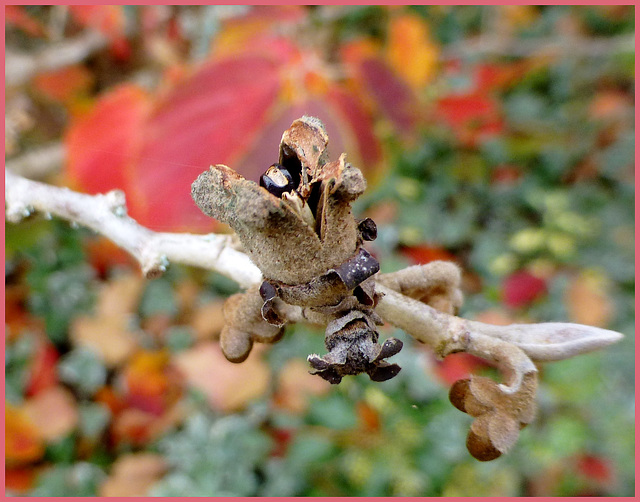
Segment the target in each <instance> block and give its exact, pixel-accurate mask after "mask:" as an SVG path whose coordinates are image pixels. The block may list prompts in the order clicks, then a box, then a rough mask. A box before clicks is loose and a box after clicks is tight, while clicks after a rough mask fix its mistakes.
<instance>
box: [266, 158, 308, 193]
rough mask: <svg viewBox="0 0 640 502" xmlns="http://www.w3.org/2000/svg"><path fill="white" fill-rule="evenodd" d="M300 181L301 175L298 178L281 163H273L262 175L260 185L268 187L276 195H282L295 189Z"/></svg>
mask: <svg viewBox="0 0 640 502" xmlns="http://www.w3.org/2000/svg"><path fill="white" fill-rule="evenodd" d="M299 183H300V178H299V176H298V177H297V180H296V179H295V178H294V176H292V174H291V172H290V171H289V170H288V169H287V168H285V167H282V166H281V165H280V164H273V165H272V166H271V167H269V169H267V170H266V171H265V173H264V174H263V175H262V176H260V186H261V187H264V188H266V189H267V191H268V192H269V193H270V194H272V195H275V196H276V197H281V196H282V194H283V193H285V192H291V191H293V190H295V189H296V188H298V184H299Z"/></svg>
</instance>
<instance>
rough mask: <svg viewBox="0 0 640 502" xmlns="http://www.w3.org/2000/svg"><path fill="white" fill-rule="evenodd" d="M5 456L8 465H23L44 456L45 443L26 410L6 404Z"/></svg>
mask: <svg viewBox="0 0 640 502" xmlns="http://www.w3.org/2000/svg"><path fill="white" fill-rule="evenodd" d="M4 433H5V443H4V455H5V461H6V462H7V464H8V465H23V464H28V463H30V462H35V461H36V460H39V459H40V458H41V457H42V456H43V455H44V442H43V440H42V437H41V436H40V433H39V431H38V428H37V427H36V425H35V423H34V422H33V420H31V418H30V417H29V415H28V414H27V413H26V412H25V410H24V409H22V408H18V407H16V406H13V405H12V404H11V403H8V402H5V408H4Z"/></svg>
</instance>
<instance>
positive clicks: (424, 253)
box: [400, 244, 456, 265]
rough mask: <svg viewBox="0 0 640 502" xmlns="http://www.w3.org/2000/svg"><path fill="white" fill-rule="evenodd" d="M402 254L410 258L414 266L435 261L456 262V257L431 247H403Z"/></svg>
mask: <svg viewBox="0 0 640 502" xmlns="http://www.w3.org/2000/svg"><path fill="white" fill-rule="evenodd" d="M400 252H401V253H402V254H403V255H404V256H406V257H407V258H409V259H410V260H411V261H412V262H413V263H414V264H416V265H422V264H424V263H429V262H431V261H435V260H445V261H455V260H456V257H455V256H453V255H452V254H451V253H449V252H448V251H447V250H446V249H443V248H439V247H434V246H429V245H426V244H425V245H420V246H411V247H402V248H401V249H400Z"/></svg>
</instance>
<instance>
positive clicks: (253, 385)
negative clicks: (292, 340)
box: [174, 342, 269, 412]
mask: <svg viewBox="0 0 640 502" xmlns="http://www.w3.org/2000/svg"><path fill="white" fill-rule="evenodd" d="M256 349H258V347H256V348H254V349H253V351H252V352H251V355H250V356H249V358H248V359H247V360H246V361H244V362H243V363H242V364H234V363H230V362H229V361H227V360H226V359H225V357H224V356H223V355H222V351H221V350H220V347H219V346H218V344H216V343H213V342H203V343H200V344H198V345H197V346H196V347H194V348H193V349H190V350H187V351H184V352H181V353H180V354H179V355H178V356H177V357H176V358H175V361H174V362H175V365H176V367H177V368H178V369H179V370H180V371H181V373H182V374H184V376H185V378H186V380H187V382H188V383H189V385H191V386H193V387H195V388H196V389H198V390H200V391H201V392H202V393H204V394H205V396H207V399H208V401H209V403H210V404H211V406H212V407H213V408H215V409H217V410H221V411H224V412H229V411H234V410H237V409H239V408H242V407H243V406H244V405H246V404H247V403H248V402H249V401H251V400H252V399H255V398H257V397H259V396H262V395H263V394H264V393H265V392H266V390H267V387H268V384H269V370H268V368H267V366H266V364H265V363H264V362H263V361H262V360H261V358H260V353H259V352H260V350H256Z"/></svg>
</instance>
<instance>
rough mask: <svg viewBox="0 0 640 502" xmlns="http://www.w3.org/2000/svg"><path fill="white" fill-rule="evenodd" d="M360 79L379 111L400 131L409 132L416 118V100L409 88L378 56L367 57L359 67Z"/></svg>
mask: <svg viewBox="0 0 640 502" xmlns="http://www.w3.org/2000/svg"><path fill="white" fill-rule="evenodd" d="M359 71H360V74H361V78H362V81H363V82H364V84H365V86H366V88H367V90H368V92H369V93H370V94H371V96H372V98H373V100H374V101H375V103H376V104H377V106H378V107H379V108H380V111H381V112H382V113H383V114H384V115H386V116H387V118H388V119H389V120H391V122H392V123H393V124H394V125H395V127H396V128H397V129H398V130H399V131H400V132H404V133H407V132H410V131H412V130H413V128H414V127H415V125H416V123H417V120H418V114H417V112H418V109H419V107H418V102H417V100H416V98H415V95H414V94H413V92H412V91H411V88H410V87H409V85H408V84H406V83H405V82H404V81H403V80H402V79H400V78H399V77H398V76H397V75H396V74H395V73H394V72H393V71H392V70H391V68H389V66H388V65H387V64H386V63H385V62H384V61H382V60H381V59H378V58H367V59H365V60H364V61H362V62H361V64H360V68H359Z"/></svg>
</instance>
